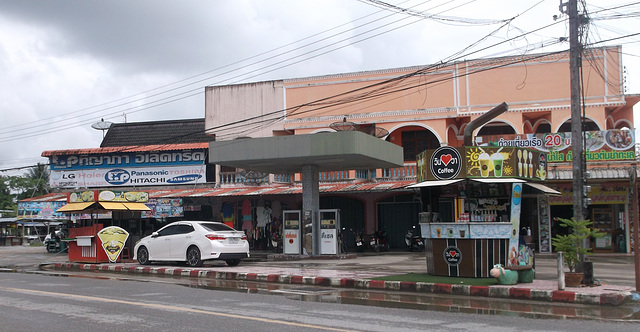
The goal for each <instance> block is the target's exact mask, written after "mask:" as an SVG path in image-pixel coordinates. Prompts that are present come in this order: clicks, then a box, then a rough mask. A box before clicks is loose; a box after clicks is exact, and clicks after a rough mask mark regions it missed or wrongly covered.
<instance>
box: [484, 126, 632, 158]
mask: <svg viewBox="0 0 640 332" xmlns="http://www.w3.org/2000/svg"><path fill="white" fill-rule="evenodd" d="M583 134H584V137H585V144H584V149H585V150H586V153H585V156H586V161H587V162H589V161H620V160H635V143H636V142H635V134H634V132H633V131H632V130H629V129H609V130H601V131H586V132H584V133H583ZM478 139H479V140H480V141H479V142H478V145H481V146H482V147H483V148H484V147H485V146H496V147H507V146H510V147H518V148H529V149H535V150H538V151H542V152H545V153H547V161H548V162H549V163H562V162H571V161H573V152H572V151H571V141H572V137H571V133H570V132H568V133H545V134H524V135H515V134H512V135H486V136H481V137H478Z"/></svg>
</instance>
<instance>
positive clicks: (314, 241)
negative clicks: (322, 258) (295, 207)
mask: <svg viewBox="0 0 640 332" xmlns="http://www.w3.org/2000/svg"><path fill="white" fill-rule="evenodd" d="M302 210H303V211H302V216H303V218H306V216H307V213H308V211H310V212H311V220H310V223H311V227H308V225H307V224H308V223H309V220H306V219H305V220H304V222H303V224H304V229H303V234H304V235H303V246H304V248H311V249H312V250H311V251H312V254H313V255H314V256H316V255H320V220H319V210H320V177H319V173H318V165H304V166H302ZM309 229H311V230H309ZM309 233H310V235H307V234H309ZM309 240H310V241H311V243H310V244H309V243H307V241H309ZM307 253H309V249H307Z"/></svg>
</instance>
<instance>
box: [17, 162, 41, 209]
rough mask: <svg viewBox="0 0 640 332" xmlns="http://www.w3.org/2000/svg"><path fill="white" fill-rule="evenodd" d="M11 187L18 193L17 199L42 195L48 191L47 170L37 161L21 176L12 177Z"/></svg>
mask: <svg viewBox="0 0 640 332" xmlns="http://www.w3.org/2000/svg"><path fill="white" fill-rule="evenodd" d="M11 189H12V190H13V191H14V192H17V193H18V200H21V199H25V198H31V197H36V196H42V195H44V194H47V193H49V189H50V188H49V170H48V169H47V165H45V164H41V163H38V164H37V165H35V166H33V167H31V168H29V169H28V171H27V173H26V174H25V175H23V176H16V177H12V181H11Z"/></svg>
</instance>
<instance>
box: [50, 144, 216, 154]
mask: <svg viewBox="0 0 640 332" xmlns="http://www.w3.org/2000/svg"><path fill="white" fill-rule="evenodd" d="M208 148H209V143H208V142H201V143H179V144H155V145H132V146H112V147H105V148H87V149H68V150H49V151H43V152H42V157H51V156H60V155H62V156H64V155H82V154H105V153H114V152H122V153H125V152H142V151H174V150H188V149H208Z"/></svg>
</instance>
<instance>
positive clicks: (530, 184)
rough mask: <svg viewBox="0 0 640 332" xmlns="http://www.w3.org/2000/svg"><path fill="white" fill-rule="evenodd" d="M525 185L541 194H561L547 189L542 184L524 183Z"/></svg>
mask: <svg viewBox="0 0 640 332" xmlns="http://www.w3.org/2000/svg"><path fill="white" fill-rule="evenodd" d="M525 184H526V185H528V186H530V187H532V188H535V189H537V190H540V191H542V192H543V193H545V194H550V195H562V193H561V192H559V191H557V190H555V189H553V188H549V187H547V186H545V185H544V184H542V183H535V182H527V183H525Z"/></svg>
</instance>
